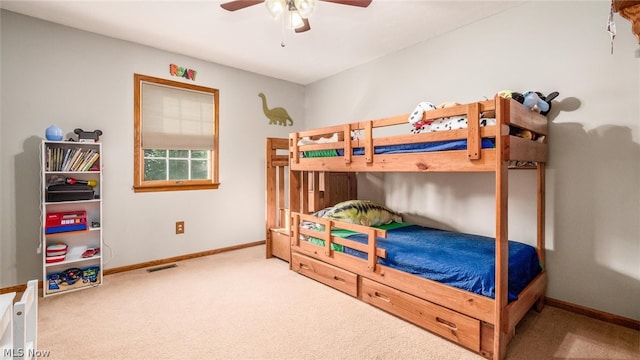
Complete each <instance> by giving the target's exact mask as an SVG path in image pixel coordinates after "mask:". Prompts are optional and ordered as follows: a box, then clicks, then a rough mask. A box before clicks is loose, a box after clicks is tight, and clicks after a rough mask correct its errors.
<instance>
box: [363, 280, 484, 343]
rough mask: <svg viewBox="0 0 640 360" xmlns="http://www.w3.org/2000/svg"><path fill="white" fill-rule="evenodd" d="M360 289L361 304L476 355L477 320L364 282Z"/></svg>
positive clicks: (381, 286) (392, 289) (370, 282)
mask: <svg viewBox="0 0 640 360" xmlns="http://www.w3.org/2000/svg"><path fill="white" fill-rule="evenodd" d="M361 286H362V287H361V290H360V294H361V299H362V301H364V302H366V303H369V304H371V305H373V306H376V307H378V308H380V309H382V310H385V311H388V312H390V313H392V314H394V315H396V316H399V317H401V318H403V319H405V320H407V321H409V322H411V323H414V324H416V325H418V326H420V327H422V328H425V329H427V330H429V331H431V332H433V333H435V334H438V335H440V336H442V337H444V338H446V339H449V340H451V341H453V342H455V343H458V344H460V345H462V346H464V347H467V348H469V349H471V350H473V351H475V352H479V351H480V321H479V320H477V319H474V318H471V317H468V316H466V315H463V314H460V313H458V312H455V311H452V310H449V309H446V308H443V307H442V306H439V305H436V304H434V303H431V302H429V301H426V300H423V299H420V298H418V297H415V296H413V295H409V294H407V293H404V292H401V291H399V290H396V289H394V288H391V287H388V286H386V285H382V284H380V283H378V282H375V281H372V280H369V279H367V278H361Z"/></svg>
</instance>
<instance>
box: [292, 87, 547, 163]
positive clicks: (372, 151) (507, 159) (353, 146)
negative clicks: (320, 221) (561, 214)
mask: <svg viewBox="0 0 640 360" xmlns="http://www.w3.org/2000/svg"><path fill="white" fill-rule="evenodd" d="M410 115H411V114H404V115H399V116H394V117H388V118H382V119H375V120H367V121H360V122H355V123H349V124H344V125H335V126H329V127H325V128H319V129H313V130H306V131H300V132H295V133H291V134H289V166H290V169H291V170H292V171H347V172H425V171H430V172H494V171H497V170H498V169H499V168H500V167H501V166H502V165H503V164H505V163H506V164H508V165H509V166H510V167H520V166H521V165H525V166H522V167H535V166H536V165H538V164H540V163H544V162H546V161H547V143H546V136H547V133H548V126H547V118H546V116H544V115H541V114H540V113H538V112H537V111H535V110H532V109H529V108H527V107H525V106H524V105H522V104H521V103H520V102H518V101H516V100H514V99H511V98H503V97H500V96H496V97H495V98H494V99H493V100H486V101H479V102H473V103H468V104H455V105H453V106H448V107H443V108H436V109H434V110H428V111H424V113H423V115H422V119H420V120H419V121H420V124H429V125H430V126H431V125H433V128H432V129H430V130H429V132H421V131H409V130H410V129H412V128H413V129H414V130H415V128H414V126H412V125H411V124H410V121H409V122H408V121H407V120H408V119H410ZM454 122H455V124H453V123H454ZM436 125H438V126H439V127H440V128H437V126H436ZM449 128H451V129H452V130H448V129H449ZM441 129H442V131H440V130H441ZM399 133H400V134H399ZM407 133H408V134H407ZM398 134H399V135H398Z"/></svg>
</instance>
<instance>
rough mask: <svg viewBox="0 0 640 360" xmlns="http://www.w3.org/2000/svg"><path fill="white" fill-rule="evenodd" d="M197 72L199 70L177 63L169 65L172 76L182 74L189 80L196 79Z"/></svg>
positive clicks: (181, 75)
mask: <svg viewBox="0 0 640 360" xmlns="http://www.w3.org/2000/svg"><path fill="white" fill-rule="evenodd" d="M196 73H197V71H195V70H193V69H187V68H183V67H182V66H178V65H176V64H170V65H169V74H171V76H180V77H183V78H185V79H189V80H193V81H195V80H196Z"/></svg>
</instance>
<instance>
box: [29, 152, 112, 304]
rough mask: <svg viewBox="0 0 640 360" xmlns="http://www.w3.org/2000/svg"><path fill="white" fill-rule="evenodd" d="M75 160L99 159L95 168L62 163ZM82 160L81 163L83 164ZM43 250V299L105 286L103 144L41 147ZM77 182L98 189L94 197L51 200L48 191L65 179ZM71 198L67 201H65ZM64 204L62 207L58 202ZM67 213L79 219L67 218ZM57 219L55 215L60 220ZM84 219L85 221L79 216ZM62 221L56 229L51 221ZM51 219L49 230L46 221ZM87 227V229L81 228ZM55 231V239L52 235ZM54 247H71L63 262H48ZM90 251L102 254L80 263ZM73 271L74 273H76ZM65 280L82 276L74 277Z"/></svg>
mask: <svg viewBox="0 0 640 360" xmlns="http://www.w3.org/2000/svg"><path fill="white" fill-rule="evenodd" d="M74 151H75V152H77V153H78V155H77V157H76V159H78V158H80V157H81V156H82V155H83V154H84V155H85V156H86V155H87V154H91V153H97V154H98V157H97V159H96V161H95V162H94V163H93V165H91V166H89V165H85V166H84V167H83V166H81V165H80V164H79V163H78V162H76V163H75V166H74V165H73V164H72V163H71V161H72V160H69V163H68V164H67V165H66V166H65V161H64V159H65V158H67V159H73V154H74ZM80 160H81V158H80V159H79V160H78V161H80ZM40 168H41V174H42V176H41V180H40V182H41V183H40V193H41V197H40V199H41V240H42V241H41V248H40V250H41V251H42V269H43V271H42V272H43V281H42V284H43V286H42V294H43V296H44V297H46V296H50V295H57V294H63V293H67V292H69V291H76V290H80V289H86V288H90V287H93V286H98V285H101V284H102V281H103V280H102V278H103V276H102V269H103V261H102V251H103V242H102V228H101V226H102V144H101V143H94V142H74V141H49V140H43V141H42V144H41V158H40ZM67 178H69V179H74V180H76V181H77V182H78V183H81V182H89V183H92V184H93V183H95V185H94V186H92V189H93V195H91V194H90V193H87V192H83V193H82V194H80V193H76V194H71V193H69V194H64V195H60V194H58V195H53V194H49V195H48V187H49V186H50V185H52V184H57V183H63V182H65V181H66V179H67ZM67 197H68V198H67ZM60 200H62V201H60ZM64 213H75V214H67V215H63V214H64ZM56 214H57V215H56ZM80 214H81V215H84V214H86V218H85V217H84V216H79V215H80ZM55 216H57V217H58V218H64V219H65V222H64V223H60V224H59V226H55V227H53V228H52V226H51V225H52V223H53V222H55V221H57V220H53V221H52V219H51V218H52V217H55ZM48 218H49V222H50V223H49V226H48V224H47V220H48ZM83 223H85V224H86V229H85V228H84V227H83V226H82V225H83ZM52 231H55V232H54V233H51V232H52ZM53 244H65V245H67V252H66V255H65V258H64V260H62V261H58V262H47V247H48V246H49V245H53ZM90 248H98V249H100V252H98V253H97V254H95V255H93V256H91V257H82V254H83V253H84V252H85V251H86V250H87V249H90ZM74 269H75V270H74ZM65 275H79V276H80V277H79V278H77V279H75V281H74V278H75V276H65Z"/></svg>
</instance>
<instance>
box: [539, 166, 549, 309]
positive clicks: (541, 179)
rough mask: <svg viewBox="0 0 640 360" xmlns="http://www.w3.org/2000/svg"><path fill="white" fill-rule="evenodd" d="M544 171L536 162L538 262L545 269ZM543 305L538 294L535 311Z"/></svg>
mask: <svg viewBox="0 0 640 360" xmlns="http://www.w3.org/2000/svg"><path fill="white" fill-rule="evenodd" d="M545 173H546V163H544V162H538V166H537V170H536V174H537V178H538V179H537V180H538V181H537V184H538V244H537V249H538V259H539V260H540V264H541V265H542V268H543V269H545V270H546V268H547V264H546V259H545V248H546V245H545V215H546V213H545V206H546V204H545V196H546V182H545V176H546V175H545ZM543 307H544V296H540V297H539V298H538V301H536V311H538V312H540V311H542V308H543Z"/></svg>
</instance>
